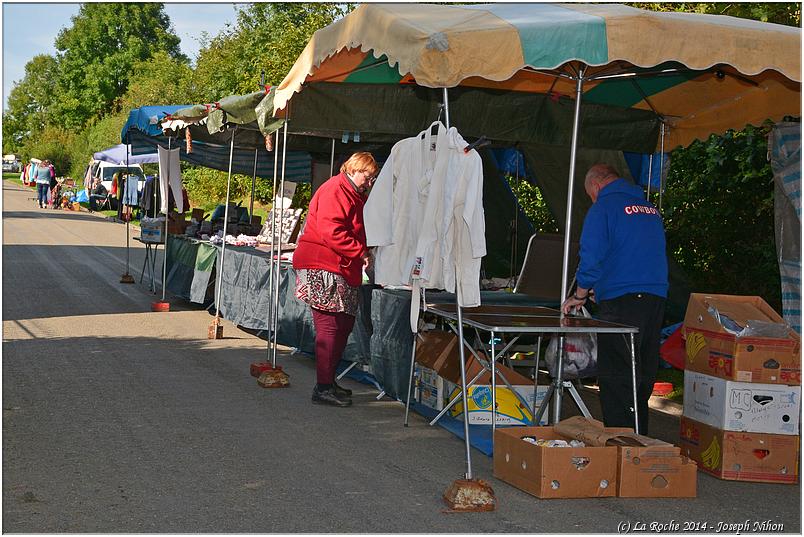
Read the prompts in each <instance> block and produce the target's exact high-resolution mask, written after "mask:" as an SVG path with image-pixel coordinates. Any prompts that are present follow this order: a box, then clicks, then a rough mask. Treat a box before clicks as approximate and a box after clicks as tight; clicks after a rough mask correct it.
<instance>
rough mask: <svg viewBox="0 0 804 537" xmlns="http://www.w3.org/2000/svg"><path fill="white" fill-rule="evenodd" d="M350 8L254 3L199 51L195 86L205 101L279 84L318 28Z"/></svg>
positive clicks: (240, 11) (242, 9)
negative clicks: (261, 84)
mask: <svg viewBox="0 0 804 537" xmlns="http://www.w3.org/2000/svg"><path fill="white" fill-rule="evenodd" d="M350 10H351V5H350V4H335V3H268V2H266V3H254V4H247V5H246V6H245V7H242V8H240V7H238V14H237V25H236V26H235V27H234V28H231V29H227V30H225V31H223V32H221V33H220V34H219V35H218V36H217V37H215V38H213V39H211V40H210V41H209V42H208V44H207V46H206V47H204V48H203V49H202V50H201V52H200V53H199V57H198V61H197V64H198V66H197V68H196V74H197V81H196V82H197V83H198V84H199V87H203V88H205V89H206V90H208V92H209V93H207V95H206V98H207V100H212V99H218V98H220V97H221V96H224V95H228V94H230V93H248V92H251V91H254V90H255V89H257V88H258V87H259V82H260V74H261V73H262V72H263V71H264V72H265V80H266V83H267V84H278V83H279V82H281V81H282V79H283V78H284V77H285V75H286V74H287V73H288V71H290V68H291V67H292V66H293V63H294V62H295V61H296V59H297V58H298V57H299V55H300V54H301V52H302V51H303V50H304V47H305V46H306V45H307V42H308V41H309V40H310V38H311V37H312V35H313V33H315V31H316V30H319V29H321V28H323V27H325V26H327V25H329V24H331V23H332V22H334V21H335V20H337V19H338V18H340V17H342V16H343V15H345V14H346V13H348V12H349V11H350Z"/></svg>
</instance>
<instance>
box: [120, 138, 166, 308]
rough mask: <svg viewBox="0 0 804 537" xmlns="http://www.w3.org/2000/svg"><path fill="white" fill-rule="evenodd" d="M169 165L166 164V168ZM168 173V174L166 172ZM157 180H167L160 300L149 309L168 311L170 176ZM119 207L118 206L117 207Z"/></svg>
mask: <svg viewBox="0 0 804 537" xmlns="http://www.w3.org/2000/svg"><path fill="white" fill-rule="evenodd" d="M172 141H173V138H171V137H170V136H168V154H170V153H169V152H170V150H171V147H172V143H171V142H172ZM169 168H170V167H169V166H168V169H169ZM168 175H169V174H168ZM159 181H160V182H162V181H167V183H165V186H166V188H165V192H166V194H165V199H164V200H163V201H164V202H165V246H164V247H163V250H164V251H163V252H162V300H161V301H159V302H152V303H151V311H170V304H169V303H168V302H167V301H166V300H165V280H166V279H167V278H166V276H167V252H168V212H169V211H168V209H169V207H168V200H169V199H170V196H169V189H170V177H161V176H160V177H159ZM118 209H119V207H118ZM154 215H156V188H154ZM154 259H156V250H154Z"/></svg>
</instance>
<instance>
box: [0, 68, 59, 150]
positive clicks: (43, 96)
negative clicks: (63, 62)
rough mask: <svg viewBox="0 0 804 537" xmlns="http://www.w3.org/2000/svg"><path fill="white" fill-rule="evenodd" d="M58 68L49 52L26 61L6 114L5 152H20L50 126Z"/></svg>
mask: <svg viewBox="0 0 804 537" xmlns="http://www.w3.org/2000/svg"><path fill="white" fill-rule="evenodd" d="M56 70H57V64H56V59H55V58H54V57H53V56H48V55H46V54H40V55H38V56H34V57H33V59H32V60H31V61H29V62H28V63H27V64H25V77H23V79H22V80H20V81H18V82H15V83H14V86H13V87H12V89H11V92H10V93H9V95H8V109H7V110H6V111H5V113H3V153H16V152H19V151H20V150H21V148H22V147H23V146H24V145H25V143H26V142H27V141H28V140H29V139H31V138H32V137H33V135H34V134H35V133H40V132H42V130H43V129H44V128H45V125H47V123H48V121H49V119H50V107H51V106H52V104H53V101H54V99H55V93H54V91H53V81H54V80H55V79H56Z"/></svg>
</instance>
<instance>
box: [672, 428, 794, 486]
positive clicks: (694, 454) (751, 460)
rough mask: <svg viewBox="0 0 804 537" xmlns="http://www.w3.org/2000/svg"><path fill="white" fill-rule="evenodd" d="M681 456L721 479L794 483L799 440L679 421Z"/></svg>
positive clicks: (792, 437) (787, 436)
mask: <svg viewBox="0 0 804 537" xmlns="http://www.w3.org/2000/svg"><path fill="white" fill-rule="evenodd" d="M680 444H681V453H682V454H683V455H686V456H688V457H689V458H691V459H692V460H694V461H697V462H698V468H699V469H700V470H701V471H703V472H706V473H708V474H711V475H713V476H715V477H719V478H720V479H727V480H731V481H758V482H762V483H797V482H798V472H799V469H798V462H799V455H798V453H799V437H798V436H789V435H778V434H764V433H745V432H733V431H723V430H721V429H717V428H715V427H711V426H709V425H706V424H704V423H701V422H698V421H696V420H693V419H690V418H688V417H685V416H682V417H681V433H680Z"/></svg>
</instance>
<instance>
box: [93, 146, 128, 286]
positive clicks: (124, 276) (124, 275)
mask: <svg viewBox="0 0 804 537" xmlns="http://www.w3.org/2000/svg"><path fill="white" fill-rule="evenodd" d="M125 144H126V174H128V154H129V147H130V146H129V144H128V132H126V139H125ZM126 181H128V179H126ZM90 186H91V185H90ZM129 220H130V218H129ZM129 220H126V273H125V274H123V275H122V276H121V277H120V283H134V277H133V276H132V275H131V274H129V273H128V270H129V267H130V259H131V251H130V250H131V238H130V237H131V235H130V231H129V225H130V223H129Z"/></svg>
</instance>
